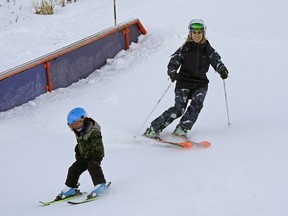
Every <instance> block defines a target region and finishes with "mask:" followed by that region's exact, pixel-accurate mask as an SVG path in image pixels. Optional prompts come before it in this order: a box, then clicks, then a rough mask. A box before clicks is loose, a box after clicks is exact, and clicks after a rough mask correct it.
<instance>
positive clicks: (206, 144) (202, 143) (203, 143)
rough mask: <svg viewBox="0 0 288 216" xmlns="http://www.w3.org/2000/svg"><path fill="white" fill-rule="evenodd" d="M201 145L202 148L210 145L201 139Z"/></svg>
mask: <svg viewBox="0 0 288 216" xmlns="http://www.w3.org/2000/svg"><path fill="white" fill-rule="evenodd" d="M201 145H202V146H203V147H204V148H209V147H210V146H211V143H210V142H208V141H203V142H201Z"/></svg>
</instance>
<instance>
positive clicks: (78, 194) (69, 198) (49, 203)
mask: <svg viewBox="0 0 288 216" xmlns="http://www.w3.org/2000/svg"><path fill="white" fill-rule="evenodd" d="M84 194H87V193H86V192H80V193H77V194H76V195H74V196H70V197H66V198H64V199H60V200H52V201H49V202H43V201H39V203H41V204H42V205H43V206H49V205H52V204H56V203H60V202H63V201H68V200H72V199H75V198H77V197H80V196H82V195H84Z"/></svg>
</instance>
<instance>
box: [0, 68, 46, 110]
mask: <svg viewBox="0 0 288 216" xmlns="http://www.w3.org/2000/svg"><path fill="white" fill-rule="evenodd" d="M45 86H46V73H45V69H44V67H43V65H38V66H36V67H34V68H31V69H29V70H26V71H25V72H23V73H20V74H16V75H14V76H12V77H9V79H4V80H1V81H0V101H1V102H0V111H6V110H9V109H11V108H13V107H16V106H19V105H21V104H24V103H27V102H28V101H30V100H33V99H34V98H36V97H37V96H39V95H41V94H43V93H45V92H46V90H45Z"/></svg>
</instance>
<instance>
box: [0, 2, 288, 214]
mask: <svg viewBox="0 0 288 216" xmlns="http://www.w3.org/2000/svg"><path fill="white" fill-rule="evenodd" d="M116 2H117V17H118V22H123V21H125V20H129V19H130V18H139V19H140V21H141V22H142V24H143V25H144V27H145V28H146V30H147V31H148V34H147V35H146V36H141V37H140V38H139V43H138V44H132V46H131V48H130V49H129V50H127V51H121V52H120V53H119V54H118V55H117V56H116V57H115V58H114V59H109V60H108V61H107V65H105V66H104V67H103V68H101V69H100V70H97V71H95V72H94V73H93V74H91V76H89V77H88V78H87V79H85V80H81V81H79V82H78V83H75V84H73V85H71V86H70V87H68V88H65V89H58V90H55V91H53V92H51V93H47V94H45V95H41V96H40V97H38V98H36V99H35V100H33V101H31V102H29V103H27V104H25V105H22V106H20V107H17V108H14V109H12V110H10V111H7V112H2V113H0V119H1V122H0V131H1V132H0V139H1V142H0V145H1V152H0V170H1V179H0V185H1V192H0V194H1V196H0V209H1V215H7V216H8V215H9V216H14V215H17V216H18V215H22V216H26V215H27V216H28V215H29V216H33V215H37V216H38V215H42V216H45V215H49V216H50V215H54V216H57V215H59V216H60V215H61V216H62V215H80V214H81V215H92V214H93V215H109V216H113V215H115V216H116V215H117V216H119V215H123V216H124V215H125V216H128V215H129V216H130V215H131V216H132V215H137V216H147V215H149V216H152V215H153V216H154V215H155V216H159V215H163V216H164V215H165V216H170V215H171V216H176V215H177V216H180V215H183V216H186V215H187V216H188V215H195V216H211V215H213V216H230V215H231V216H243V215H246V216H247V215H249V216H272V215H273V216H274V215H277V216H287V214H288V206H287V192H288V168H287V162H288V159H287V151H288V146H287V141H286V135H287V119H288V111H287V107H288V102H287V96H285V95H286V93H287V90H288V87H287V84H286V82H287V81H286V79H287V77H288V76H287V74H286V73H287V65H286V61H287V59H286V56H287V52H286V51H287V48H288V45H287V43H286V42H285V41H286V40H287V37H288V30H287V28H286V27H287V24H288V16H287V11H288V2H287V1H286V0H277V1H271V0H255V1H250V0H249V1H248V0H241V1H236V0H218V1H215V0H201V1H200V0H178V1H172V0H171V1H166V0H153V1H152V0H151V1H142V0H122V1H116ZM0 5H1V6H0V14H1V19H0V32H1V33H0V49H1V53H0V60H1V61H0V62H1V65H0V71H4V70H7V69H9V68H11V67H14V66H17V65H19V64H21V63H24V62H26V61H28V60H31V59H33V58H36V57H39V56H40V55H44V54H46V53H47V52H51V51H53V50H56V49H58V48H61V47H63V46H65V45H67V44H70V43H72V42H75V41H77V40H79V39H81V38H83V37H86V36H89V35H91V34H93V33H95V32H97V31H101V30H104V29H106V28H108V27H111V26H112V25H113V1H112V0H102V1H91V0H79V1H77V2H76V3H73V4H69V5H67V6H66V7H65V8H61V7H56V14H55V15H52V16H38V15H35V14H33V10H31V1H16V3H15V4H14V3H13V1H10V3H7V1H6V0H0ZM20 6H21V10H20ZM13 8H14V9H13ZM13 10H14V12H11V11H13ZM17 15H18V21H17V22H15V21H14V20H15V19H16V18H17ZM15 17H16V18H15ZM192 18H203V19H204V20H205V21H206V24H207V26H208V31H207V37H208V39H209V40H210V42H211V44H212V45H213V46H214V48H215V49H216V50H217V51H218V52H219V53H220V55H221V56H222V60H223V62H224V63H225V64H226V66H227V67H228V69H229V71H230V74H229V75H230V76H229V78H228V79H227V81H226V87H227V96H228V104H229V111H230V119H231V123H232V127H230V128H229V127H227V123H228V122H227V116H226V107H225V99H224V90H223V82H222V80H221V79H220V77H219V75H218V74H216V73H214V71H213V69H212V68H211V69H210V72H209V73H208V74H209V79H210V85H209V91H208V95H207V98H206V101H205V106H204V108H203V111H202V113H201V114H200V117H199V119H198V121H197V123H196V124H195V126H194V128H193V130H192V131H191V132H190V134H189V136H190V138H192V139H193V140H195V141H202V140H209V141H211V142H212V147H211V148H210V149H191V150H180V149H175V148H168V147H167V148H166V147H164V146H161V145H158V144H157V143H154V142H153V141H150V140H147V139H145V138H143V137H141V136H137V133H138V134H139V130H140V127H141V125H142V124H143V123H144V122H145V120H146V118H147V116H148V115H149V113H150V112H151V110H152V109H153V107H154V106H155V104H156V103H157V102H158V100H159V98H160V97H161V95H162V94H163V92H164V91H165V89H166V88H167V86H168V85H169V83H170V81H169V80H167V78H168V77H167V75H166V66H167V64H168V61H169V56H170V55H171V54H172V53H173V52H174V51H175V50H176V49H177V48H178V47H179V46H180V45H181V44H182V43H183V42H184V40H185V38H186V35H187V25H188V23H189V21H190V20H191V19H192ZM10 22H11V23H10ZM173 88H174V84H173V85H172V87H171V88H170V89H169V91H168V92H167V94H166V95H165V97H164V98H163V99H162V101H161V102H160V104H159V105H158V106H157V108H156V109H155V111H154V112H153V114H152V116H151V117H150V118H149V120H148V121H147V123H146V124H145V127H144V128H143V129H142V131H141V130H140V133H142V132H143V131H144V130H145V128H146V127H148V126H149V122H150V121H152V120H153V119H154V118H155V117H157V116H158V115H160V114H161V113H162V112H163V111H164V110H165V109H167V108H168V107H170V106H171V105H172V104H173V102H174V94H173ZM76 106H82V107H84V108H85V109H86V110H87V111H88V113H89V114H90V116H91V117H93V118H94V119H96V120H97V121H98V122H99V123H100V124H101V126H102V133H103V140H104V144H105V148H106V157H105V158H104V160H103V164H102V165H103V170H104V174H105V176H106V179H107V180H110V181H112V185H111V189H110V193H109V195H107V196H105V197H103V199H101V200H98V201H97V202H91V203H87V204H85V205H81V206H69V205H68V204H66V203H62V204H58V205H54V206H50V207H40V205H39V203H38V200H42V201H48V200H50V199H53V198H55V196H56V195H57V194H58V193H59V192H60V191H61V190H62V189H63V188H64V181H65V179H66V175H67V169H68V167H69V166H70V165H71V164H72V162H73V161H74V152H73V149H74V145H75V138H74V135H73V134H72V133H71V131H69V129H68V127H67V126H66V115H67V113H68V112H69V111H70V109H71V108H73V107H76ZM176 124H177V121H176V122H174V123H173V124H171V125H170V126H169V127H168V128H167V129H166V130H165V131H164V132H163V135H164V136H168V134H169V133H170V132H171V131H172V130H173V129H174V127H175V125H176ZM80 182H81V189H82V190H83V191H88V192H89V191H90V190H91V189H92V187H93V186H92V181H91V179H90V176H89V174H88V173H87V172H85V173H84V174H83V175H82V176H81V178H80Z"/></svg>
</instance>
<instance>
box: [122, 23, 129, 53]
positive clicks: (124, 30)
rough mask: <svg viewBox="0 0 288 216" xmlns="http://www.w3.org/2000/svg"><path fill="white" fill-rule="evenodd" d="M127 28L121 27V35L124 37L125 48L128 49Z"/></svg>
mask: <svg viewBox="0 0 288 216" xmlns="http://www.w3.org/2000/svg"><path fill="white" fill-rule="evenodd" d="M129 31H130V30H129V28H125V29H123V33H122V34H123V35H124V37H125V50H127V49H129Z"/></svg>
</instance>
